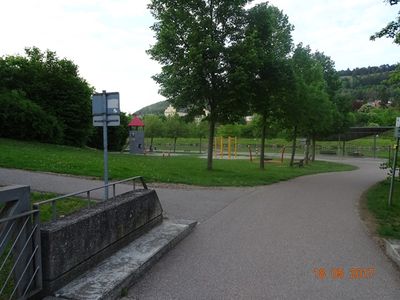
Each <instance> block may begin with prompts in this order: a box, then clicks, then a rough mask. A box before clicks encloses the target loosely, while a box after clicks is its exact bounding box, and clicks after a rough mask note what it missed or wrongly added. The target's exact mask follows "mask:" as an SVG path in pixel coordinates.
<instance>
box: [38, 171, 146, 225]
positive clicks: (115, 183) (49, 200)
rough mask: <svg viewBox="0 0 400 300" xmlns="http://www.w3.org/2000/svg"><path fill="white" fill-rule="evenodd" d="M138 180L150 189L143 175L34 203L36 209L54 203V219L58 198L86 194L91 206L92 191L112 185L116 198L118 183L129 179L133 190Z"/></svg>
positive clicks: (53, 217)
mask: <svg viewBox="0 0 400 300" xmlns="http://www.w3.org/2000/svg"><path fill="white" fill-rule="evenodd" d="M136 180H140V182H141V183H142V186H143V188H144V189H145V190H147V189H148V187H147V184H146V183H145V182H144V179H143V177H142V176H135V177H131V178H127V179H124V180H119V181H115V182H112V183H109V184H106V185H102V186H99V187H95V188H91V189H88V190H83V191H79V192H75V193H70V194H66V195H62V196H57V197H54V198H51V199H48V200H44V201H40V202H36V203H34V204H33V208H34V209H39V207H40V206H41V205H44V204H48V203H51V205H52V220H54V219H55V218H56V214H57V211H56V201H57V200H61V199H65V198H69V197H73V196H77V195H80V194H86V199H87V200H88V206H89V207H90V199H91V198H90V193H91V192H93V191H97V190H101V189H106V188H108V187H110V186H112V188H113V197H112V198H113V199H115V197H116V195H115V186H116V185H117V184H122V183H125V182H128V181H132V187H133V190H136V184H135V183H136ZM106 200H108V195H107V199H106Z"/></svg>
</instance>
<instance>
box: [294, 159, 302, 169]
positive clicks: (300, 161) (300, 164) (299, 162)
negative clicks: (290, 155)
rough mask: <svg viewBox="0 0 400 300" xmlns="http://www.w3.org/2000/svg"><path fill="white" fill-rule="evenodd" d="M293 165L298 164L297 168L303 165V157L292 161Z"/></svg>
mask: <svg viewBox="0 0 400 300" xmlns="http://www.w3.org/2000/svg"><path fill="white" fill-rule="evenodd" d="M293 166H299V168H301V167H304V159H300V160H298V161H295V162H293Z"/></svg>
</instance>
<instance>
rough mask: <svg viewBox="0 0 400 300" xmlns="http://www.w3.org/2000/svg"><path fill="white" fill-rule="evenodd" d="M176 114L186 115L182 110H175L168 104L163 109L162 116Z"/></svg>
mask: <svg viewBox="0 0 400 300" xmlns="http://www.w3.org/2000/svg"><path fill="white" fill-rule="evenodd" d="M175 115H178V116H180V117H184V116H186V115H187V113H186V112H183V111H176V109H175V108H174V107H173V106H172V105H171V104H170V105H169V106H168V107H167V108H166V109H165V110H164V116H166V117H167V118H168V117H172V116H175Z"/></svg>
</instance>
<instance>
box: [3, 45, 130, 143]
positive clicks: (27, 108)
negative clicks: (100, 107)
mask: <svg viewBox="0 0 400 300" xmlns="http://www.w3.org/2000/svg"><path fill="white" fill-rule="evenodd" d="M93 92H94V88H93V87H91V86H90V85H89V84H88V82H87V81H86V80H85V79H83V78H82V77H81V76H80V74H79V68H78V66H77V65H76V64H74V63H73V62H72V61H71V60H68V59H66V58H62V59H61V58H59V57H58V56H57V54H56V53H55V52H53V51H50V50H47V51H41V50H40V49H39V48H37V47H32V48H26V49H25V55H9V56H4V57H0V106H1V110H0V137H6V138H13V139H23V140H35V141H40V142H46V143H55V144H64V145H71V146H78V147H82V146H86V145H87V146H90V147H96V148H99V149H101V148H102V145H103V142H102V138H103V136H102V132H101V129H99V128H95V127H93V126H92V103H91V95H92V94H93ZM128 122H129V119H128V116H127V115H126V114H124V113H121V126H119V127H112V128H109V131H110V141H109V146H110V150H120V149H121V148H122V146H123V145H124V144H125V141H126V138H127V136H128Z"/></svg>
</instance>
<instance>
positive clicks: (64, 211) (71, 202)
mask: <svg viewBox="0 0 400 300" xmlns="http://www.w3.org/2000/svg"><path fill="white" fill-rule="evenodd" d="M57 196H59V195H57V194H53V193H39V192H32V193H31V202H32V203H36V202H40V201H43V200H47V199H51V198H54V197H57ZM94 203H95V202H93V201H91V204H94ZM85 207H88V201H87V200H85V199H80V198H77V197H69V198H65V199H61V200H58V201H57V202H56V211H57V216H67V215H69V214H71V213H73V212H75V211H78V210H80V209H82V208H85ZM51 217H52V207H51V204H43V205H41V206H40V221H41V222H42V223H44V222H48V221H50V220H51Z"/></svg>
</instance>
